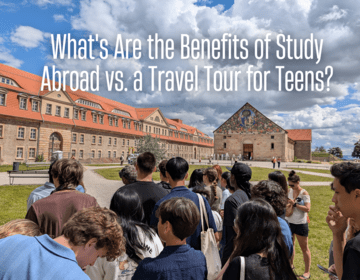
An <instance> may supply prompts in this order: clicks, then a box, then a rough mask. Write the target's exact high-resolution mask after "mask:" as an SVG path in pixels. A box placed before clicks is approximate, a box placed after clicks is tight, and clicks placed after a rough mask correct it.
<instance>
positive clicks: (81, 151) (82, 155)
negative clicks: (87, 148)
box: [79, 150, 84, 159]
mask: <svg viewBox="0 0 360 280" xmlns="http://www.w3.org/2000/svg"><path fill="white" fill-rule="evenodd" d="M83 158H84V150H80V151H79V159H83Z"/></svg>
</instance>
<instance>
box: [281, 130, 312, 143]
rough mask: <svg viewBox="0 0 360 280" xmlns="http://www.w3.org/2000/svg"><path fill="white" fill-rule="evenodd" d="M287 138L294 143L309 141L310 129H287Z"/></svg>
mask: <svg viewBox="0 0 360 280" xmlns="http://www.w3.org/2000/svg"><path fill="white" fill-rule="evenodd" d="M286 131H287V132H288V137H289V138H290V139H292V140H294V141H311V129H287V130H286Z"/></svg>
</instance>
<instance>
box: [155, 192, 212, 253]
mask: <svg viewBox="0 0 360 280" xmlns="http://www.w3.org/2000/svg"><path fill="white" fill-rule="evenodd" d="M173 197H185V198H188V199H190V200H192V201H193V202H194V203H195V204H196V206H197V208H198V209H199V211H200V204H199V198H198V196H197V194H196V193H193V192H192V191H190V190H189V189H188V188H187V187H175V188H173V189H171V192H170V193H169V194H168V195H166V196H164V197H163V198H162V199H160V200H159V201H158V202H157V203H156V204H155V208H154V210H153V212H152V215H151V220H150V225H151V226H157V224H158V222H159V219H158V218H156V216H155V213H156V210H157V209H158V208H159V206H160V204H161V203H162V202H163V201H165V200H168V199H170V198H173ZM204 203H205V207H206V212H207V215H208V219H209V227H210V228H212V229H214V232H217V228H216V225H215V220H214V217H213V214H212V212H211V208H210V205H209V203H208V201H207V200H206V199H204ZM204 223H205V222H204ZM200 233H201V222H199V224H198V226H197V228H196V230H195V232H194V234H193V235H191V236H189V237H188V238H187V239H186V244H189V245H190V246H191V247H193V248H194V249H196V250H200V249H201V245H200Z"/></svg>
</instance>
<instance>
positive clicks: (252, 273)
mask: <svg viewBox="0 0 360 280" xmlns="http://www.w3.org/2000/svg"><path fill="white" fill-rule="evenodd" d="M240 268H241V264H240V257H236V258H234V259H233V260H232V261H231V262H230V264H229V266H228V268H227V269H226V271H225V273H224V275H223V279H226V280H232V279H234V280H239V279H240ZM251 279H261V280H270V274H269V262H268V260H267V258H262V257H261V256H259V255H258V254H253V255H250V256H248V257H245V280H251ZM275 280H284V279H281V277H278V276H277V275H276V276H275Z"/></svg>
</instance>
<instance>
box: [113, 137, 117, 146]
mask: <svg viewBox="0 0 360 280" xmlns="http://www.w3.org/2000/svg"><path fill="white" fill-rule="evenodd" d="M116 145H117V138H114V146H116Z"/></svg>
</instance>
